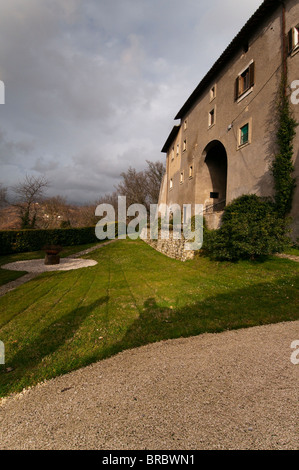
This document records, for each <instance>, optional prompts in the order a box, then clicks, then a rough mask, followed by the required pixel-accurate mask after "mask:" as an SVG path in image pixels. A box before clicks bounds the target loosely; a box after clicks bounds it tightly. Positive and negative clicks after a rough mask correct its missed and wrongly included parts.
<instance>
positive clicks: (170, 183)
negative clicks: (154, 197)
mask: <svg viewBox="0 0 299 470" xmlns="http://www.w3.org/2000/svg"><path fill="white" fill-rule="evenodd" d="M172 188H173V181H172V178H170V181H169V189H172Z"/></svg>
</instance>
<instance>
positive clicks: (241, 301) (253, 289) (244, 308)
mask: <svg viewBox="0 0 299 470" xmlns="http://www.w3.org/2000/svg"><path fill="white" fill-rule="evenodd" d="M298 283H299V282H298V277H297V276H294V277H290V278H286V279H280V280H279V281H276V282H271V283H260V284H258V285H256V284H255V285H252V286H250V287H248V286H247V287H244V288H241V289H236V290H234V291H229V292H227V293H221V294H218V295H216V296H214V297H208V298H206V299H204V300H202V301H199V302H196V303H193V304H189V305H186V306H184V307H182V308H180V309H172V308H167V307H161V306H159V304H157V302H156V299H155V298H148V299H147V300H146V301H145V302H144V305H143V311H142V313H141V314H140V316H139V318H138V319H137V320H136V321H135V322H134V323H133V325H131V327H130V328H129V329H128V330H127V332H126V334H125V336H124V337H123V338H122V339H121V340H120V341H118V342H117V343H115V344H113V345H111V346H110V347H109V349H106V351H105V352H106V354H105V356H106V357H107V356H111V355H113V354H116V353H118V352H120V351H123V350H125V349H130V348H134V347H138V346H142V345H145V344H148V343H153V342H156V341H161V340H166V339H171V338H179V337H188V336H195V335H198V334H202V333H217V332H221V331H224V330H228V329H229V330H232V329H239V328H247V327H252V326H258V325H266V324H270V323H278V322H282V321H294V320H298V319H299V305H298V288H299V285H298Z"/></svg>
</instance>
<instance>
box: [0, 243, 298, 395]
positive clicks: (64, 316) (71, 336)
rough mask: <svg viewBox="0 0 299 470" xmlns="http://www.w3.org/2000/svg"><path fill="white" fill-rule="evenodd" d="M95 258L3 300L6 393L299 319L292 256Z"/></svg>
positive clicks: (109, 251)
mask: <svg viewBox="0 0 299 470" xmlns="http://www.w3.org/2000/svg"><path fill="white" fill-rule="evenodd" d="M86 258H91V259H95V260H97V261H98V264H97V265H96V266H94V267H89V268H84V269H79V270H75V271H68V272H51V273H46V274H42V275H40V276H39V277H37V278H35V279H34V280H32V281H30V282H28V283H26V284H24V285H22V286H21V287H19V288H18V289H16V290H14V291H12V292H10V293H8V294H6V295H5V296H4V297H2V298H0V340H1V341H3V342H4V344H5V348H6V364H5V365H2V366H0V395H1V396H5V395H7V394H10V393H12V392H19V391H21V390H22V389H23V388H26V387H28V386H32V385H34V384H36V383H38V382H41V381H43V380H45V379H50V378H52V377H55V376H57V375H60V374H64V373H66V372H69V371H71V370H74V369H77V368H79V367H82V366H85V365H87V364H90V363H92V362H95V361H97V360H100V359H103V358H106V357H109V356H111V355H113V354H115V353H117V352H119V351H122V350H124V349H128V348H134V347H137V346H140V345H144V344H147V343H151V342H155V341H160V340H163V339H168V338H178V337H181V336H185V337H186V336H191V335H198V334H200V333H203V332H220V331H223V330H226V329H235V328H242V327H249V326H254V325H262V324H267V323H275V322H280V321H290V320H296V319H298V318H299V302H298V300H299V282H298V272H299V264H298V263H296V262H294V261H290V260H287V259H280V258H275V257H273V258H270V259H269V260H267V261H264V262H253V261H248V262H247V261H244V262H239V263H226V262H224V263H223V262H222V263H220V262H219V263H218V262H214V261H210V260H209V259H207V258H204V257H198V258H196V259H195V260H192V261H187V262H185V263H182V262H180V261H176V260H172V259H169V258H167V257H165V256H163V255H162V254H160V253H157V252H156V251H155V250H153V249H152V248H151V247H149V246H148V245H146V244H145V243H144V242H142V241H139V240H137V241H131V240H124V241H116V242H115V243H112V244H110V245H107V246H105V247H102V248H101V249H99V250H97V251H95V252H93V253H91V254H89V255H86ZM294 334H295V332H294ZM7 368H12V371H11V372H7Z"/></svg>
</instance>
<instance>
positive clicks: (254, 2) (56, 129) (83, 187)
mask: <svg viewBox="0 0 299 470" xmlns="http://www.w3.org/2000/svg"><path fill="white" fill-rule="evenodd" d="M261 3H262V1H261V0H247V1H246V2H240V1H238V0H184V1H182V0H180V1H179V0H9V1H8V0H0V80H1V81H3V82H4V85H5V104H0V170H1V173H0V183H2V184H3V185H4V186H7V187H12V186H13V185H15V184H17V183H18V182H20V181H22V180H23V179H24V177H25V175H26V174H28V175H35V176H41V175H44V176H45V177H46V178H47V179H48V180H49V183H50V186H49V189H48V191H47V196H49V197H50V196H55V195H60V196H63V197H65V198H66V199H67V201H68V202H70V203H77V204H88V203H92V202H94V201H96V200H97V199H99V198H100V197H101V196H103V195H104V194H106V193H111V192H113V191H114V189H115V186H116V185H117V184H118V183H119V182H120V180H121V177H120V174H121V173H122V172H124V171H126V170H127V169H128V168H129V167H130V166H131V167H133V168H136V170H138V171H139V170H143V169H145V168H146V166H147V164H146V160H150V161H153V162H155V161H165V154H163V153H161V149H162V147H163V145H164V143H165V141H166V139H167V137H168V135H169V133H170V131H171V129H172V127H173V126H174V125H175V124H176V123H177V122H175V121H174V117H175V115H176V114H177V112H178V111H179V109H180V108H181V107H182V105H183V104H184V103H185V101H186V100H187V98H188V97H189V95H190V94H191V93H192V92H193V90H194V89H195V88H196V86H197V85H198V83H199V82H200V81H201V79H202V78H203V76H204V75H205V74H206V73H207V72H208V70H209V69H210V67H211V66H212V65H213V63H214V62H215V61H216V60H217V59H218V57H219V56H220V55H221V53H222V52H223V51H224V49H225V48H226V47H227V45H228V44H229V43H230V41H231V40H232V39H233V38H234V36H235V35H236V34H237V33H238V32H239V30H240V29H241V28H242V26H243V25H244V24H245V22H246V21H247V20H248V19H249V17H250V16H251V15H252V14H253V13H254V12H255V10H256V9H257V8H258V7H259V6H260V4H261Z"/></svg>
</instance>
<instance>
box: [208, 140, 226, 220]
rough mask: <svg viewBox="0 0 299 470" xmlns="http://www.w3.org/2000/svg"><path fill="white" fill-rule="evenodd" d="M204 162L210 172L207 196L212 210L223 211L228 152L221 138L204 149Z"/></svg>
mask: <svg viewBox="0 0 299 470" xmlns="http://www.w3.org/2000/svg"><path fill="white" fill-rule="evenodd" d="M204 154H205V158H204V162H205V165H206V167H207V169H208V173H209V179H210V181H209V183H208V187H207V196H208V198H209V199H210V208H211V212H219V211H222V210H223V209H224V207H225V205H226V186H227V154H226V150H225V147H224V146H223V144H222V143H221V142H219V140H213V141H212V142H210V143H209V144H208V145H207V146H206V148H205V150H204Z"/></svg>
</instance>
